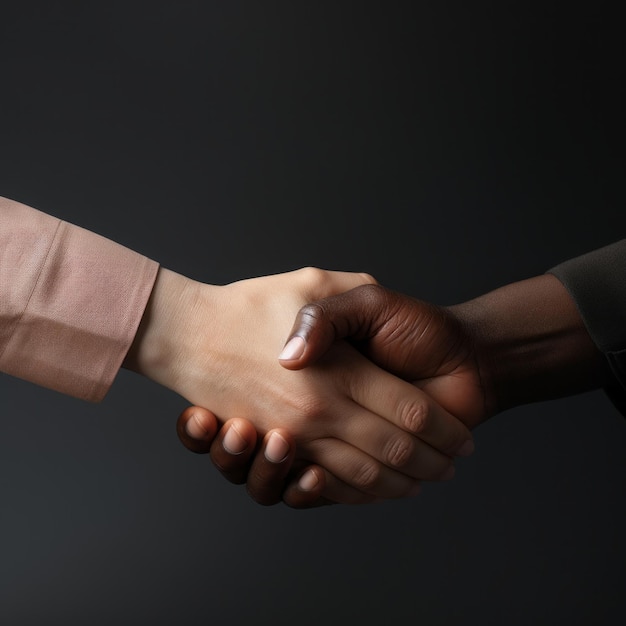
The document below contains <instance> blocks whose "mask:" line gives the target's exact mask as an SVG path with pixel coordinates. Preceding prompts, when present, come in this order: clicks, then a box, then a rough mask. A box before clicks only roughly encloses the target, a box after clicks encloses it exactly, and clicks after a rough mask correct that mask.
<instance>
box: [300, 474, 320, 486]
mask: <svg viewBox="0 0 626 626" xmlns="http://www.w3.org/2000/svg"><path fill="white" fill-rule="evenodd" d="M318 482H319V481H318V480H317V474H316V473H315V472H314V471H313V470H307V471H306V472H304V474H302V476H301V477H300V480H299V481H298V487H299V488H300V489H302V491H313V489H315V487H316V486H317V483H318Z"/></svg>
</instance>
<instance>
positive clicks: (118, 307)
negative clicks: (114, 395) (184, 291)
mask: <svg viewBox="0 0 626 626" xmlns="http://www.w3.org/2000/svg"><path fill="white" fill-rule="evenodd" d="M157 270H158V264H157V263H156V262H154V261H151V260H150V259H147V258H146V257H144V256H141V255H140V254H137V253H136V252H133V251H132V250H129V249H128V248H125V247H123V246H120V245H119V244H117V243H115V242H113V241H110V240H108V239H105V238H104V237H101V236H99V235H96V234H95V233H92V232H90V231H87V230H84V229H83V228H80V227H78V226H73V225H72V224H68V223H67V222H63V221H61V220H59V219H56V218H54V217H51V216H50V215H46V214H45V213H41V212H40V211H37V210H35V209H31V208H30V207H27V206H25V205H23V204H20V203H18V202H14V201H12V200H7V199H5V198H0V371H2V372H5V373H7V374H11V375H13V376H17V377H18V378H23V379H26V380H29V381H31V382H33V383H36V384H38V385H42V386H44V387H49V388H50V389H55V390H57V391H60V392H61V393H65V394H68V395H72V396H76V397H78V398H83V399H85V400H90V401H93V402H97V401H99V400H101V399H102V398H103V397H104V395H105V394H106V392H107V391H108V389H109V387H110V386H111V384H112V382H113V380H114V378H115V376H116V374H117V372H118V370H119V368H120V366H121V364H122V361H123V360H124V357H125V356H126V353H127V351H128V349H129V347H130V345H131V343H132V341H133V338H134V337H135V333H136V331H137V327H138V326H139V322H140V321H141V317H142V315H143V312H144V309H145V307H146V304H147V302H148V298H149V297H150V293H151V291H152V287H153V285H154V281H155V278H156V273H157Z"/></svg>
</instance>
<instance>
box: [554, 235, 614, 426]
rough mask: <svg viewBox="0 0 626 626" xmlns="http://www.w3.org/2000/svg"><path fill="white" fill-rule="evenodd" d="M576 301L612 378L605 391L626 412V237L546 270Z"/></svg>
mask: <svg viewBox="0 0 626 626" xmlns="http://www.w3.org/2000/svg"><path fill="white" fill-rule="evenodd" d="M548 273H550V274H554V276H556V277H557V278H558V279H559V280H560V281H561V282H562V283H563V284H564V285H565V287H566V288H567V290H568V291H569V293H570V294H571V296H572V298H573V299H574V301H575V302H576V305H577V307H578V310H579V311H580V314H581V316H582V318H583V321H584V323H585V326H586V327H587V330H588V331H589V335H590V336H591V338H592V340H593V341H594V343H595V344H596V345H597V346H598V348H599V349H600V350H601V351H602V353H603V354H604V355H605V356H606V358H607V361H608V363H609V365H610V368H611V371H612V372H613V376H614V380H613V381H612V382H611V383H610V384H609V385H608V386H607V388H606V392H607V394H608V396H609V397H610V398H611V400H612V401H613V404H614V405H615V406H616V408H617V409H618V410H619V411H620V412H621V413H622V415H624V416H626V239H622V240H621V241H618V242H616V243H613V244H611V245H609V246H606V247H604V248H600V249H598V250H594V251H593V252H589V253H588V254H584V255H582V256H579V257H576V258H574V259H571V260H569V261H565V262H564V263H561V264H560V265H557V266H556V267H553V268H552V269H551V270H549V272H548Z"/></svg>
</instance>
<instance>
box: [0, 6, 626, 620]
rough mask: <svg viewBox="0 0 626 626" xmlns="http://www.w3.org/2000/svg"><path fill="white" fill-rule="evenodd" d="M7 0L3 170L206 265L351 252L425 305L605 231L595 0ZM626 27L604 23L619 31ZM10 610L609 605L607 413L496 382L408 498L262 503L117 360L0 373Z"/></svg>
mask: <svg viewBox="0 0 626 626" xmlns="http://www.w3.org/2000/svg"><path fill="white" fill-rule="evenodd" d="M8 4H9V3H4V2H3V3H2V5H1V7H2V8H1V9H0V112H1V115H0V195H4V196H7V197H10V198H14V199H16V200H20V201H22V202H25V203H27V204H31V205H33V206H35V207H37V208H40V209H42V210H44V211H47V212H49V213H52V214H53V215H56V216H59V217H62V218H64V219H66V220H69V221H71V222H74V223H77V224H79V225H81V226H84V227H86V228H89V229H92V230H95V231H96V232H98V233H100V234H103V235H105V236H108V237H110V238H112V239H115V240H117V241H119V242H121V243H123V244H125V245H127V246H129V247H131V248H134V249H136V250H138V251H140V252H142V253H144V254H146V255H147V256H150V257H152V258H154V259H157V260H158V261H160V262H161V263H162V264H163V265H164V266H166V267H169V268H171V269H173V270H175V271H178V272H180V273H183V274H186V275H188V276H191V277H193V278H195V279H198V280H203V281H206V282H214V283H224V282H229V281H232V280H236V279H239V278H243V277H249V276H256V275H261V274H267V273H274V272H281V271H286V270H291V269H294V268H297V267H300V266H303V265H317V266H320V267H325V268H329V269H344V270H359V271H367V272H370V273H372V274H374V275H375V276H376V277H378V279H379V280H380V281H381V282H383V283H384V284H386V285H388V286H391V287H394V288H396V289H400V290H402V291H405V292H407V293H410V294H411V295H414V296H418V297H421V298H425V299H430V300H433V301H435V302H439V303H441V304H451V303H454V302H459V301H462V300H464V299H467V298H470V297H472V296H475V295H478V294H480V293H483V292H485V291H487V290H489V289H492V288H495V287H497V286H499V285H502V284H504V283H508V282H511V281H514V280H517V279H521V278H524V277H528V276H532V275H535V274H538V273H542V272H544V271H545V270H546V269H548V268H549V267H551V266H552V265H554V264H556V263H558V262H559V261H561V260H564V259H566V258H569V257H571V256H574V255H577V254H580V253H583V252H585V251H587V250H590V249H593V248H595V247H599V246H601V245H604V244H607V243H610V242H612V241H614V240H616V239H619V238H622V237H623V236H624V230H625V227H626V218H625V211H624V200H625V192H624V184H623V180H624V175H623V171H624V169H623V168H624V156H623V155H624V147H623V146H624V138H625V137H624V125H623V113H624V104H625V102H624V80H623V70H622V61H623V60H624V46H623V43H622V40H621V38H619V37H621V33H618V28H617V26H618V21H617V17H616V16H615V15H612V14H610V13H607V12H606V10H605V7H603V5H602V3H598V2H594V3H587V6H582V5H575V6H574V5H572V4H570V3H562V4H559V5H557V4H556V3H554V2H540V3H539V2H534V3H529V2H491V3H485V2H460V1H459V2H443V1H441V2H429V3H426V2H424V3H419V2H404V3H397V2H384V3H383V2H380V3H364V2H354V3H348V2H261V1H257V2H255V1H249V2H238V1H233V0H228V1H224V2H200V1H195V2H189V1H185V2H181V1H178V2H154V1H153V2H100V3H86V2H78V1H76V2H68V1H65V2H28V1H22V2H19V3H11V6H7V5H8ZM618 35H619V37H618ZM0 403H1V404H0V409H1V412H2V419H1V420H0V493H1V496H2V506H1V508H0V528H1V530H2V532H1V535H0V622H1V623H2V624H7V625H14V624H15V625H21V624H64V625H70V624H111V623H119V624H144V623H146V624H147V623H150V624H196V623H204V622H206V623H212V624H226V623H232V624H244V623H248V622H251V623H256V624H298V623H299V624H321V623H325V624H357V623H363V624H395V623H400V621H401V620H408V621H410V622H414V623H419V624H423V625H428V626H434V625H448V624H455V625H456V624H463V625H464V624H482V625H485V624H486V625H489V624H494V625H501V624H507V625H517V624H524V625H525V624H534V625H537V624H538V625H542V624H546V625H558V624H568V625H572V624H590V623H594V624H614V623H616V620H617V621H619V616H620V615H622V614H623V612H624V609H625V608H626V598H625V597H624V596H625V591H624V587H625V584H626V571H625V567H624V562H625V560H626V545H625V544H624V540H623V535H624V532H623V528H624V526H625V524H626V510H625V507H624V487H625V483H626V455H625V451H626V424H625V423H624V420H623V418H622V417H621V416H619V414H618V413H617V411H616V410H615V409H614V408H613V407H612V406H611V404H610V403H609V401H608V400H607V399H606V398H605V397H604V395H603V394H602V393H601V392H596V393H591V394H585V395H581V396H577V397H573V398H570V399H566V400H561V401H555V402H549V403H543V404H538V405H534V406H528V407H524V408H519V409H515V410H511V411H509V412H507V413H506V414H504V415H501V416H499V417H497V418H494V419H493V420H492V421H491V422H489V423H488V424H486V425H484V426H481V427H480V428H479V429H478V430H477V431H476V433H475V436H476V442H477V452H476V454H475V455H474V456H473V457H472V458H470V459H467V460H463V461H461V462H459V463H458V471H457V477H456V478H455V480H454V481H452V482H451V483H447V484H443V485H428V486H427V488H426V489H425V490H424V493H423V495H421V496H420V497H419V498H417V499H415V500H412V501H402V502H389V503H384V504H381V505H376V506H370V507H363V508H339V507H331V508H326V509H323V510H315V511H308V512H301V511H292V510H289V509H287V508H285V507H282V506H277V507H274V508H262V507H260V506H258V505H256V504H254V503H253V502H251V501H249V500H248V499H247V497H246V494H245V490H244V489H243V488H241V487H233V486H231V485H229V484H227V483H226V482H224V481H223V480H222V479H221V477H219V476H218V474H217V472H216V471H215V470H214V469H213V468H212V467H211V465H210V463H209V460H208V458H206V457H198V456H194V455H192V454H190V453H188V452H186V451H185V450H184V449H183V448H182V446H180V444H179V443H178V440H177V438H176V435H175V432H174V422H175V418H176V416H177V414H178V412H179V410H181V409H182V408H183V407H184V406H186V403H185V402H184V400H182V399H181V398H180V397H178V396H176V395H174V394H173V393H171V392H169V391H166V390H163V389H160V388H159V387H157V386H156V385H154V384H152V383H150V382H149V381H146V380H144V379H141V378H140V377H139V376H136V375H133V374H130V373H128V372H121V374H120V375H119V377H118V380H117V381H116V383H115V385H114V387H113V389H112V390H111V392H110V394H109V395H108V397H107V398H106V399H105V401H104V402H103V403H102V404H100V405H90V404H87V403H84V402H81V401H78V400H74V399H71V398H66V397H63V396H61V395H59V394H57V393H54V392H50V391H47V390H44V389H40V388H36V387H34V386H33V385H30V384H28V383H25V382H22V381H17V380H15V379H12V378H9V377H6V376H4V377H2V378H0Z"/></svg>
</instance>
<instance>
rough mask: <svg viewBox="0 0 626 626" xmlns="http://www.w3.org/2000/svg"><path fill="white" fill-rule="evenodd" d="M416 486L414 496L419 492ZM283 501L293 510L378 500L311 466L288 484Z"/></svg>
mask: <svg viewBox="0 0 626 626" xmlns="http://www.w3.org/2000/svg"><path fill="white" fill-rule="evenodd" d="M417 485H418V483H416V486H415V489H414V495H417V493H418V492H419V488H418V487H417ZM283 500H284V502H285V504H287V505H288V506H290V507H293V508H314V507H320V506H328V505H332V504H370V503H372V502H378V501H379V500H380V499H379V498H376V497H374V496H372V495H369V494H366V493H363V492H362V491H358V490H357V489H354V488H353V487H350V485H347V484H346V483H344V482H343V481H341V480H339V479H338V478H336V477H335V476H333V475H332V474H331V473H330V472H327V471H326V470H324V469H323V468H321V467H319V466H315V465H311V466H309V467H307V468H306V469H305V470H304V471H303V472H301V473H300V475H299V477H297V478H296V479H294V480H293V481H292V482H291V483H289V485H288V486H287V489H285V492H284V494H283Z"/></svg>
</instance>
